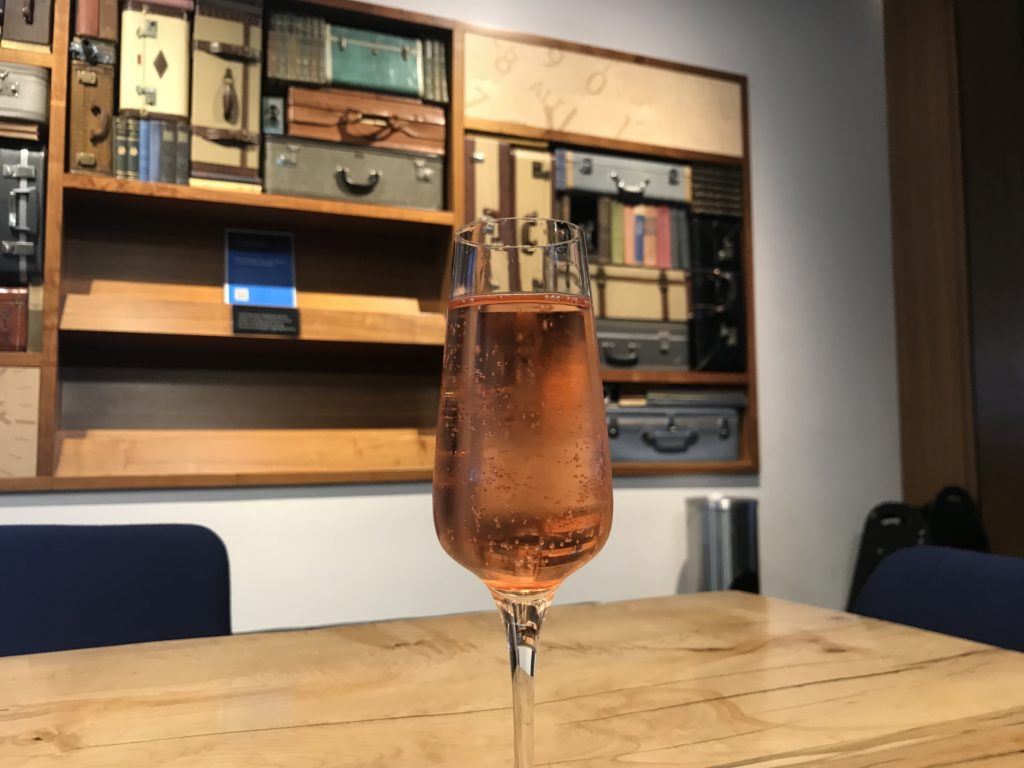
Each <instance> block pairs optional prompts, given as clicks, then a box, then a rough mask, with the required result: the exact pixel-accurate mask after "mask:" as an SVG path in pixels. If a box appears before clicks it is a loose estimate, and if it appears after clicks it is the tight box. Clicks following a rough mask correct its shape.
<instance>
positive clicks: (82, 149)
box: [68, 61, 114, 176]
mask: <svg viewBox="0 0 1024 768" xmlns="http://www.w3.org/2000/svg"><path fill="white" fill-rule="evenodd" d="M68 113H69V117H68V170H69V171H71V172H72V173H88V174H96V175H101V176H110V175H111V174H112V173H113V148H114V65H113V64H89V63H88V62H85V61H72V62H71V85H70V87H69V94H68Z"/></svg>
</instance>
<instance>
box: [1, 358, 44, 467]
mask: <svg viewBox="0 0 1024 768" xmlns="http://www.w3.org/2000/svg"><path fill="white" fill-rule="evenodd" d="M39 380H40V369H39V368H35V367H33V368H28V367H24V368H23V367H3V368H0V413H3V414H4V418H2V419H0V445H2V446H3V448H4V449H3V450H2V451H0V476H2V477H31V476H32V475H35V473H36V451H37V447H38V442H37V441H38V434H39V433H38V430H39Z"/></svg>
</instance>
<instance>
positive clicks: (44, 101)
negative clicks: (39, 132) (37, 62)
mask: <svg viewBox="0 0 1024 768" xmlns="http://www.w3.org/2000/svg"><path fill="white" fill-rule="evenodd" d="M49 107H50V72H49V70H47V69H44V68H43V67H33V66H32V65H30V64H7V63H4V64H0V120H16V121H19V122H26V123H38V124H43V123H45V122H46V115H47V113H48V112H49Z"/></svg>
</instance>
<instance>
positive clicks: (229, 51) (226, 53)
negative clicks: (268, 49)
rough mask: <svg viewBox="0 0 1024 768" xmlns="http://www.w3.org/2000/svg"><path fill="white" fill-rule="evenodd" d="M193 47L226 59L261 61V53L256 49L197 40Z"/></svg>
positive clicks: (214, 41) (215, 41)
mask: <svg viewBox="0 0 1024 768" xmlns="http://www.w3.org/2000/svg"><path fill="white" fill-rule="evenodd" d="M192 47H193V48H194V49H195V50H197V51H204V52H205V53H212V54H213V55H214V56H222V57H224V58H225V59H237V60H238V61H259V60H260V52H259V51H257V50H256V49H255V48H249V47H248V46H245V45H232V44H231V43H221V42H218V41H217V40H196V41H194V42H193V44H192Z"/></svg>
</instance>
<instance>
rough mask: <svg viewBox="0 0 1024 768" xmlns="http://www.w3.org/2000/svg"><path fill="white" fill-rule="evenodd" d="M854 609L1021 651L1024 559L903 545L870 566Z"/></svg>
mask: <svg viewBox="0 0 1024 768" xmlns="http://www.w3.org/2000/svg"><path fill="white" fill-rule="evenodd" d="M853 612H854V613H859V614H861V615H862V616H871V617H873V618H876V619H885V620H886V621H893V622H896V623H899V624H908V625H910V626H912V627H920V628H921V629H930V630H932V631H934V632H942V633H943V634H947V635H955V636H957V637H963V638H966V639H968V640H977V641H979V642H982V643H988V644H990V645H996V646H999V647H1001V648H1009V649H1011V650H1016V651H1024V559H1021V558H1016V557H1006V556H1004V555H992V554H988V553H983V552H973V551H970V550H965V549H952V548H949V547H931V546H923V547H910V548H908V549H901V550H898V551H896V552H893V553H892V554H891V555H889V556H888V557H886V558H885V559H884V560H882V562H881V563H880V564H879V566H878V567H877V568H876V569H875V570H874V572H873V573H872V574H871V576H870V577H869V578H868V580H867V583H866V584H865V585H864V589H863V590H862V591H861V592H860V594H859V595H858V596H857V598H856V603H855V605H854V607H853Z"/></svg>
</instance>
